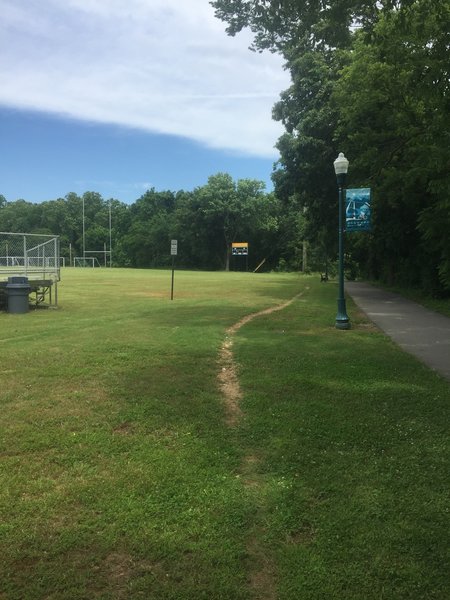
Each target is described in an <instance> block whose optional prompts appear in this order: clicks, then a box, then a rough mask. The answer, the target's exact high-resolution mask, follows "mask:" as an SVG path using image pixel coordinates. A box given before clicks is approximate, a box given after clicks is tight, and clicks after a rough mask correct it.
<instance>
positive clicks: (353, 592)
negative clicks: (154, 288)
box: [234, 282, 450, 600]
mask: <svg viewBox="0 0 450 600" xmlns="http://www.w3.org/2000/svg"><path fill="white" fill-rule="evenodd" d="M334 295H335V286H323V285H322V286H320V284H316V282H312V283H311V291H310V293H309V294H308V297H307V299H306V298H305V299H304V298H300V299H299V303H298V304H295V305H291V306H290V307H288V308H287V310H285V311H281V312H278V313H276V314H272V315H270V317H267V318H262V319H255V320H253V321H251V322H250V323H248V325H247V327H245V328H242V329H240V330H239V332H238V335H237V336H236V338H235V340H234V352H235V357H236V361H237V363H238V365H239V378H240V384H241V390H242V401H241V408H242V411H243V415H244V416H243V418H242V419H241V426H240V428H239V436H240V440H241V443H242V446H243V447H244V448H245V447H246V448H247V451H246V455H247V456H251V457H253V458H252V466H251V471H252V473H251V475H252V477H251V479H252V480H253V487H252V491H253V493H254V495H255V502H257V498H258V497H259V502H260V505H261V509H260V515H259V517H258V519H259V520H260V521H262V525H263V526H262V528H260V531H259V532H258V534H259V535H260V540H261V541H260V544H261V546H260V548H261V547H263V546H264V545H266V547H268V548H270V550H271V557H272V559H273V566H272V579H273V580H274V581H275V582H276V592H274V595H273V596H272V597H276V598H277V599H278V600H293V599H296V598H302V599H304V600H322V599H324V598H330V599H332V600H347V599H349V598H351V599H355V600H356V599H358V600H372V599H373V600H378V599H379V598H383V599H384V598H386V599H388V598H389V599H390V598H395V599H396V600H400V599H405V600H406V599H417V600H422V599H423V598H438V599H440V600H444V599H446V598H447V597H448V596H449V591H450V590H449V585H448V581H447V578H446V569H447V562H446V548H447V542H448V538H447V533H446V532H447V531H448V503H447V500H448V496H447V489H448V487H447V483H448V479H447V471H448V463H449V455H448V450H449V448H448V416H449V403H448V400H449V398H450V387H449V385H448V383H447V382H446V381H445V380H443V379H442V378H441V377H439V376H438V375H436V374H435V373H433V372H432V371H431V370H429V369H428V368H427V367H425V366H424V365H423V364H421V363H420V362H419V361H418V360H416V359H415V358H414V357H412V356H411V355H409V354H407V353H406V352H404V351H402V350H401V349H399V348H398V346H396V345H395V344H394V343H393V342H391V340H389V338H387V337H386V336H385V335H384V334H383V333H382V332H380V331H379V330H378V329H377V328H376V327H374V326H373V324H371V322H370V321H368V319H367V317H366V316H365V315H364V314H363V313H361V312H360V311H358V309H357V308H356V306H355V305H354V303H353V302H352V301H351V300H349V304H348V309H349V314H351V316H352V324H353V329H352V330H350V331H348V332H341V331H338V330H336V329H334V327H333V325H332V323H331V322H330V321H331V319H330V313H329V310H330V307H331V306H334V302H332V300H334ZM446 417H447V418H446ZM243 477H244V475H243ZM255 597H257V596H255ZM269 597H270V596H269Z"/></svg>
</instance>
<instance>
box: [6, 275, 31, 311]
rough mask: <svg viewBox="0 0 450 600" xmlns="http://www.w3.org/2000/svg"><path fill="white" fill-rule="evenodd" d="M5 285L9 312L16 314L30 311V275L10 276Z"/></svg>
mask: <svg viewBox="0 0 450 600" xmlns="http://www.w3.org/2000/svg"><path fill="white" fill-rule="evenodd" d="M5 287H6V294H7V296H8V312H9V313H14V314H22V313H26V312H28V311H29V305H28V295H29V293H30V292H31V287H30V284H29V282H28V277H8V283H7V284H6V286H5Z"/></svg>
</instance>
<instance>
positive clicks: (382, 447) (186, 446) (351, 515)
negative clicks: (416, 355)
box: [0, 269, 449, 600]
mask: <svg viewBox="0 0 450 600" xmlns="http://www.w3.org/2000/svg"><path fill="white" fill-rule="evenodd" d="M300 291H303V295H302V296H301V297H300V298H299V299H298V300H297V301H295V302H294V303H293V304H291V305H290V306H289V307H288V308H286V309H285V310H283V311H280V312H276V313H273V314H271V315H266V316H264V317H260V318H258V319H256V320H254V321H252V322H251V323H249V324H248V325H246V326H244V327H243V328H242V329H241V330H240V331H239V333H238V334H237V335H236V340H235V343H234V349H235V353H236V357H237V360H238V363H239V372H240V379H241V384H242V387H243V392H244V398H243V401H242V408H243V410H244V418H243V420H242V422H241V424H240V425H239V426H238V427H237V428H230V427H227V426H226V424H225V409H224V406H223V402H222V398H221V396H220V393H219V390H218V384H217V372H218V368H219V364H218V354H219V349H220V346H221V344H222V341H223V339H224V335H225V329H226V328H227V327H229V326H230V325H232V324H233V323H235V322H236V321H237V320H238V319H240V318H241V317H242V316H244V315H246V314H249V313H252V312H255V311H257V310H261V309H263V308H267V307H269V306H273V305H275V304H279V303H281V302H283V301H285V300H288V299H290V298H292V297H293V296H295V295H296V294H297V293H299V292H300ZM169 297H170V272H168V271H136V270H135V271H133V270H111V271H109V270H100V271H91V270H87V269H86V270H83V269H79V270H78V269H76V270H71V269H67V270H65V271H64V272H63V280H62V282H61V284H60V286H59V302H60V308H59V309H58V310H48V311H46V310H38V311H34V312H30V313H28V314H27V315H9V314H5V313H1V314H0V331H1V333H0V339H1V341H2V343H1V346H0V374H1V382H2V386H1V390H0V402H1V405H2V407H1V408H2V410H1V413H0V415H1V416H0V430H1V432H2V433H1V442H0V443H1V446H0V451H1V453H2V456H1V459H2V460H1V480H0V485H1V492H0V510H1V520H0V598H1V599H2V600H19V599H20V600H23V599H26V600H37V599H44V598H45V599H51V600H81V599H87V598H89V599H92V598H94V599H102V600H115V599H118V598H119V599H120V598H126V599H127V600H128V599H130V600H134V599H138V598H146V599H153V598H154V599H158V600H159V599H162V600H165V599H167V600H169V599H170V600H172V599H173V600H175V599H176V600H197V599H202V598H204V599H208V600H214V599H217V600H228V599H229V600H240V599H242V600H244V599H249V598H255V599H259V598H265V597H267V598H269V597H277V598H280V600H283V599H289V600H291V599H292V600H294V599H295V600H296V599H297V598H302V600H303V599H313V598H314V599H315V598H317V599H319V598H320V599H322V598H332V599H335V598H336V599H340V598H342V599H344V598H345V599H346V600H348V599H356V598H358V599H359V598H361V599H363V598H364V599H371V598H373V599H375V598H377V599H378V598H389V599H391V598H395V599H401V598H405V599H406V598H417V599H423V598H442V599H444V598H447V597H448V592H449V590H448V587H447V586H446V578H445V569H446V563H445V560H444V550H445V547H446V544H445V542H446V539H445V537H446V536H445V534H446V527H447V524H446V521H445V519H446V516H447V515H448V512H447V511H448V507H447V504H446V500H445V495H444V494H445V490H446V479H445V476H446V467H448V456H447V455H446V450H447V446H446V438H445V434H446V431H445V425H446V422H448V420H447V421H446V419H445V415H446V414H447V415H448V412H447V413H446V411H448V408H447V407H448V399H449V386H448V383H446V382H445V381H443V380H442V379H440V378H439V377H438V376H436V375H435V374H433V373H432V372H431V371H429V370H428V369H426V368H425V367H423V366H422V365H420V364H419V363H417V361H416V360H415V359H413V358H412V357H410V356H409V355H407V354H405V353H403V352H402V351H400V350H399V349H398V348H397V347H395V346H394V345H393V344H392V343H391V342H390V341H389V340H387V339H386V338H385V337H384V336H383V335H382V334H381V333H379V332H378V331H377V330H375V329H374V328H372V327H370V326H369V324H368V323H367V322H366V321H365V320H364V319H365V318H364V317H363V316H362V315H361V314H359V313H358V312H357V310H356V309H355V307H354V306H353V304H352V303H351V302H349V303H348V309H349V313H350V316H351V318H352V321H353V324H354V328H353V329H352V330H351V331H349V332H341V331H337V330H335V329H334V317H335V302H336V301H335V297H336V288H335V286H334V285H333V284H330V285H328V284H327V285H324V284H320V283H317V278H316V277H315V278H308V277H299V276H297V275H293V274H274V275H253V274H243V273H229V274H226V273H190V272H177V273H176V275H175V299H174V301H173V302H171V301H170V299H169ZM264 571H266V572H267V573H268V574H269V576H270V577H269V579H270V580H271V582H268V580H267V577H266V582H265V580H264V578H263V577H262V576H261V573H264ZM258 577H261V578H262V579H261V581H262V584H264V583H267V589H266V591H265V592H264V586H263V585H262V584H261V583H260V584H259V585H258V581H257V579H258ZM269 583H270V585H269ZM271 588H273V590H276V592H272V591H271ZM274 594H276V596H274Z"/></svg>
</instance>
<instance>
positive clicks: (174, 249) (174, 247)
mask: <svg viewBox="0 0 450 600" xmlns="http://www.w3.org/2000/svg"><path fill="white" fill-rule="evenodd" d="M177 254H178V240H170V255H171V256H172V288H171V290H170V299H171V300H173V280H174V275H175V256H176V255H177Z"/></svg>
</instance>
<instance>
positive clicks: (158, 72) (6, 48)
mask: <svg viewBox="0 0 450 600" xmlns="http://www.w3.org/2000/svg"><path fill="white" fill-rule="evenodd" d="M18 4H19V5H18ZM0 10H1V14H2V20H1V23H0V39H1V42H0V68H1V71H2V85H1V89H0V103H2V104H4V105H8V106H16V107H20V108H32V109H38V110H43V111H49V112H55V113H60V114H66V115H69V116H71V117H75V118H80V119H87V120H94V121H100V122H111V123H118V124H122V125H128V126H132V127H138V128H143V129H146V130H149V131H154V132H158V133H168V134H175V135H181V136H185V137H188V138H191V139H195V140H197V141H199V142H201V143H204V144H207V145H209V146H211V147H216V148H223V149H230V150H237V151H241V152H244V153H248V154H254V155H257V156H267V157H270V156H275V151H274V149H273V145H274V144H275V142H276V140H277V138H278V136H279V135H280V134H281V132H282V128H281V126H280V125H279V124H278V123H275V122H273V121H272V119H271V109H272V106H273V104H274V102H276V100H277V99H278V96H279V93H280V92H281V90H283V89H285V88H286V87H287V86H288V85H289V79H288V75H287V74H286V72H285V71H283V68H282V61H281V59H280V58H279V57H277V56H274V55H272V54H270V53H264V54H255V53H253V52H250V51H249V50H248V45H249V44H250V41H251V37H250V35H246V34H241V35H239V36H237V37H235V38H230V37H228V36H227V35H226V34H225V31H224V29H225V26H224V24H223V23H221V22H220V21H218V20H217V19H216V18H215V17H214V12H213V9H212V7H211V6H210V5H209V3H208V0H127V2H124V1H123V0H64V2H62V1H61V0H40V1H39V2H37V1H36V0H22V1H21V2H20V3H17V0H0Z"/></svg>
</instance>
